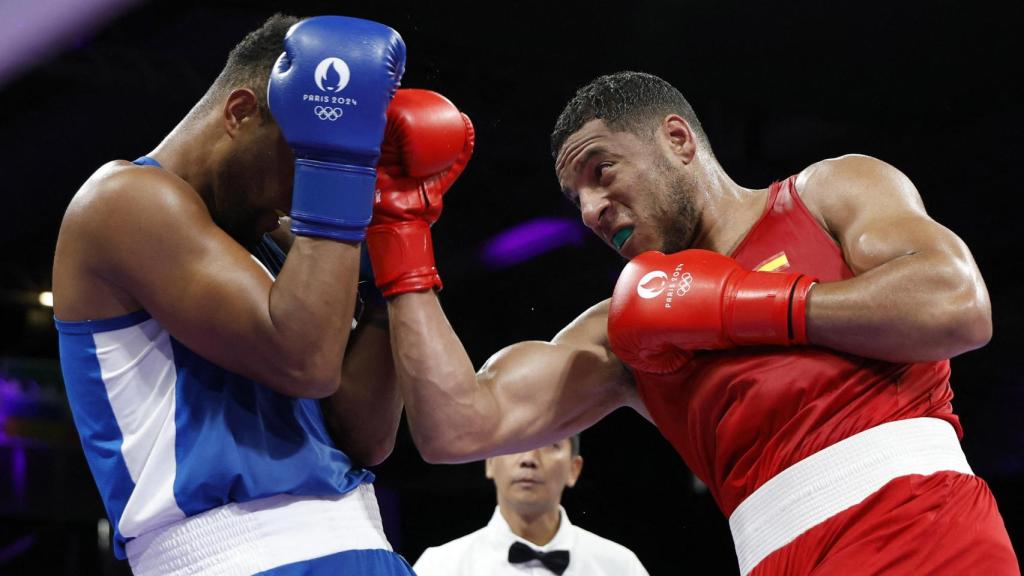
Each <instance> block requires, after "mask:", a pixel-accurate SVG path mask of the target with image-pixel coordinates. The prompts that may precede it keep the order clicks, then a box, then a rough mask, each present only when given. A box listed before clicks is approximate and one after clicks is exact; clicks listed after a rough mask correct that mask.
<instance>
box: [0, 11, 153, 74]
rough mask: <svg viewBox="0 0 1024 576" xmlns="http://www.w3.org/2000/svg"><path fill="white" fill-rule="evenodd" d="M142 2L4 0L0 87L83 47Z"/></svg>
mask: <svg viewBox="0 0 1024 576" xmlns="http://www.w3.org/2000/svg"><path fill="white" fill-rule="evenodd" d="M139 1H140V0H4V1H3V2H0V32H2V33H0V86H2V85H3V84H4V83H5V82H7V81H9V80H11V79H12V78H14V76H15V75H16V74H18V73H19V72H21V71H23V70H24V69H26V68H28V67H30V66H32V65H33V64H36V63H37V62H39V61H41V60H43V59H45V58H47V57H49V56H51V55H53V54H55V53H57V52H59V51H60V50H62V49H64V48H66V47H68V46H69V45H70V46H73V45H74V44H75V43H76V42H77V43H81V42H82V40H83V38H82V37H83V36H84V35H87V34H91V33H92V32H93V31H94V30H96V29H97V28H99V27H100V26H102V25H103V24H105V23H106V22H108V21H109V20H111V19H113V18H114V17H116V16H117V15H119V14H121V13H122V12H124V11H125V10H126V9H128V8H129V7H131V6H132V5H133V4H136V3H138V2H139Z"/></svg>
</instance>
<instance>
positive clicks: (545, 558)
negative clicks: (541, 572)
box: [508, 542, 569, 576]
mask: <svg viewBox="0 0 1024 576" xmlns="http://www.w3.org/2000/svg"><path fill="white" fill-rule="evenodd" d="M530 560H540V563H541V564H543V565H544V567H545V568H547V569H548V570H551V571H552V572H554V573H555V574H558V575H559V576H561V574H562V572H565V569H566V568H568V567H569V551H568V550H552V551H551V552H541V551H540V550H534V549H533V548H531V547H529V546H527V545H526V544H523V543H522V542H513V543H512V547H511V548H509V549H508V561H509V562H510V563H512V564H519V563H522V562H529V561H530Z"/></svg>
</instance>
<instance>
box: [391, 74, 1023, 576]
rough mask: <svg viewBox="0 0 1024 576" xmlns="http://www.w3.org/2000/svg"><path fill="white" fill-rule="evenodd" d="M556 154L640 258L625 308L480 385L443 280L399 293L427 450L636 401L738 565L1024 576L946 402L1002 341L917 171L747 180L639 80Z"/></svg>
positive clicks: (511, 440) (484, 443)
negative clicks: (698, 486)
mask: <svg viewBox="0 0 1024 576" xmlns="http://www.w3.org/2000/svg"><path fill="white" fill-rule="evenodd" d="M552 152H553V154H554V156H555V170H556V175H557V178H558V180H559V184H560V185H561V188H562V191H563V193H564V194H565V195H566V196H567V197H568V198H569V199H570V200H571V201H572V202H573V203H575V204H576V205H577V206H578V207H579V209H580V212H581V214H582V217H583V221H584V222H585V223H586V225H587V226H588V227H590V228H591V229H592V230H593V231H594V233H596V234H597V235H598V236H599V237H601V238H602V239H603V240H604V241H605V242H606V243H608V245H609V246H610V247H611V248H613V249H614V250H616V251H617V252H619V253H620V254H621V255H623V256H624V257H626V258H629V259H630V260H631V261H630V263H629V264H628V265H627V266H626V268H625V270H624V271H623V273H622V275H621V277H620V279H619V281H618V283H617V285H616V287H615V291H614V293H613V297H612V298H611V299H610V300H609V301H605V302H602V303H599V304H597V305H595V306H593V307H591V308H590V309H589V310H586V311H585V312H583V313H582V314H581V315H580V316H579V317H578V318H577V319H576V320H575V321H573V322H572V323H571V324H570V325H569V326H567V327H566V328H565V329H564V330H562V331H561V332H560V333H559V334H557V335H556V336H555V337H554V338H553V339H552V340H551V341H550V342H522V343H519V344H515V345H513V346H510V347H508V348H506V349H505V350H502V351H500V352H498V353H497V354H496V355H494V356H493V357H492V358H491V359H490V360H489V361H488V362H487V363H486V364H485V365H484V366H483V367H482V368H481V369H480V371H479V372H476V371H475V370H474V368H473V366H472V364H471V362H470V360H469V359H468V357H467V356H466V354H465V352H464V349H463V348H462V346H461V344H460V342H459V341H458V338H457V337H456V335H455V334H454V333H453V332H452V330H451V328H450V327H449V325H448V323H447V322H446V320H445V318H444V315H443V311H442V310H441V308H440V306H439V304H438V302H437V299H436V297H435V296H434V295H433V291H432V290H430V289H429V288H430V287H429V286H425V287H422V288H420V289H414V290H410V291H408V292H403V293H398V294H395V293H392V294H391V300H390V302H389V308H390V310H391V330H392V343H393V350H394V351H395V360H396V369H397V372H398V377H399V384H400V387H401V389H402V393H403V397H404V400H405V407H406V410H407V414H408V417H409V422H410V427H411V431H412V433H413V437H414V439H415V441H416V443H417V445H418V447H419V449H420V451H421V453H422V454H423V456H424V458H426V459H427V460H429V461H434V462H461V461H469V460H476V459H480V458H484V457H487V456H491V455H494V454H499V453H503V452H513V451H521V450H526V449H530V448H533V447H535V446H539V445H542V444H545V443H549V442H554V441H556V440H558V439H559V438H563V437H565V436H568V435H571V434H574V433H576V432H578V431H580V430H582V429H584V428H586V427H587V426H589V425H591V424H593V423H594V422H596V421H598V420H599V419H601V418H602V417H604V416H605V415H606V414H608V413H609V412H611V411H612V410H614V409H616V408H618V407H620V406H630V407H632V408H634V409H635V410H636V411H637V412H639V413H640V414H641V415H643V416H645V417H646V418H648V419H649V420H651V421H652V422H653V423H654V424H655V425H657V426H658V428H659V429H660V430H661V432H662V433H663V434H664V435H665V437H666V438H668V440H669V441H670V442H671V443H672V444H673V445H674V446H675V448H676V450H677V451H678V452H679V454H680V455H681V456H682V457H683V459H684V460H685V461H686V463H687V465H688V466H689V467H690V468H691V469H692V470H693V472H694V473H695V474H696V475H697V476H698V477H700V478H701V479H702V480H703V481H704V482H705V483H706V484H707V485H708V486H709V488H710V490H711V492H712V494H713V495H714V497H715V499H716V501H717V503H718V505H719V507H720V508H721V510H722V512H723V513H724V514H725V515H726V516H727V517H728V518H729V523H730V528H731V530H732V533H733V538H734V541H735V544H736V551H737V558H738V563H739V568H740V573H741V574H744V575H746V574H757V575H767V574H844V575H847V574H940V573H941V574H986V575H996V574H999V575H1003V574H1019V573H1020V571H1019V567H1018V565H1017V560H1016V557H1015V554H1014V551H1013V549H1012V547H1011V544H1010V541H1009V537H1008V535H1007V533H1006V529H1005V527H1004V524H1003V520H1002V518H1001V516H1000V515H999V512H998V510H997V507H996V503H995V501H994V499H993V497H992V494H991V493H990V491H989V489H988V487H987V485H986V484H985V482H984V481H983V480H982V479H980V478H978V477H977V476H975V475H974V474H973V473H972V471H971V468H970V466H969V465H968V463H967V461H966V459H965V457H964V454H963V452H962V450H961V448H960V444H959V437H960V436H961V435H962V430H961V428H960V423H959V420H958V418H957V416H956V415H955V413H954V412H953V410H952V406H951V403H950V401H951V399H952V396H953V394H952V391H951V389H950V385H949V374H950V371H949V358H951V357H953V356H956V355H958V354H961V353H964V352H967V351H969V350H972V349H975V348H978V347H980V346H983V345H985V344H986V343H987V342H988V340H989V339H990V337H991V330H992V323H991V310H990V304H989V298H988V293H987V289H986V287H985V284H984V281H983V280H982V277H981V274H980V272H979V271H978V268H977V266H976V264H975V262H974V259H973V257H972V256H971V253H970V251H969V250H968V248H967V247H966V246H965V245H964V243H963V242H962V241H961V240H960V239H959V238H958V237H957V236H956V235H955V234H953V233H952V232H951V231H950V230H948V229H946V228H944V227H943V226H941V225H940V224H938V223H937V222H935V221H934V220H932V219H931V218H930V217H929V216H928V214H927V213H926V212H925V209H924V206H923V204H922V202H921V198H920V196H919V195H918V192H917V190H916V189H915V187H914V185H913V184H912V183H911V182H910V180H909V179H908V178H907V177H906V176H905V175H903V174H902V173H901V172H900V171H899V170H897V169H896V168H894V167H893V166H890V165H888V164H886V163H884V162H882V161H879V160H876V159H874V158H869V157H865V156H856V155H851V156H843V157H840V158H834V159H829V160H824V161H821V162H818V163H815V164H812V165H811V166H809V167H807V168H806V169H804V170H802V171H801V172H800V173H798V174H795V175H792V176H790V177H788V178H784V179H782V180H780V181H778V182H776V183H774V184H773V185H771V186H770V187H768V188H766V189H748V188H744V187H742V186H740V185H739V184H737V183H735V182H734V181H733V180H732V179H731V178H730V177H729V176H728V174H726V173H725V171H724V170H723V169H722V167H721V165H720V164H719V163H718V161H717V160H716V159H715V156H714V153H713V152H712V149H711V146H710V143H709V142H708V139H707V136H706V135H705V134H704V132H703V130H702V128H701V126H700V123H699V121H698V119H697V117H696V115H695V114H694V112H693V110H692V108H691V107H690V105H689V104H688V103H687V101H686V100H685V99H684V98H683V96H682V95H681V94H680V93H679V92H678V91H677V90H676V89H675V88H673V87H672V86H671V85H669V84H667V83H666V82H664V81H663V80H661V79H659V78H657V77H654V76H651V75H647V74H640V73H633V72H624V73H619V74H614V75H611V76H604V77H601V78H598V79H596V80H594V81H593V82H591V83H590V84H589V85H587V86H585V87H584V88H582V89H581V90H580V91H579V92H577V94H576V96H575V97H574V98H573V99H572V100H571V101H570V102H569V104H568V105H567V106H566V108H565V109H564V110H563V112H562V114H561V116H560V117H559V119H558V122H557V124H556V126H555V129H554V132H553V134H552ZM434 217H436V214H435V215H434ZM371 249H372V245H371Z"/></svg>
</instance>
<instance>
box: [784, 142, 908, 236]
mask: <svg viewBox="0 0 1024 576" xmlns="http://www.w3.org/2000/svg"><path fill="white" fill-rule="evenodd" d="M796 189H797V191H798V193H799V195H800V199H801V200H802V201H803V203H804V205H805V206H807V209H808V210H810V211H811V213H812V214H814V215H815V217H816V218H818V219H819V220H820V221H822V222H823V224H825V225H826V228H827V229H829V230H832V229H833V228H834V227H835V226H836V225H837V224H841V223H842V222H844V221H847V220H850V219H851V218H855V217H856V216H857V215H858V214H861V213H876V212H879V211H885V210H896V209H899V208H901V207H904V206H911V207H913V206H917V205H919V204H920V196H919V195H918V193H917V189H916V188H915V187H914V185H913V184H912V183H911V182H910V179H909V178H907V177H906V176H905V175H904V174H903V173H902V172H900V170H899V169H897V168H896V167H894V166H892V165H891V164H888V163H886V162H884V161H882V160H879V159H878V158H874V157H871V156H865V155H862V154H847V155H845V156H839V157H837V158H829V159H827V160H822V161H820V162H816V163H814V164H811V165H810V166H808V167H807V168H805V169H804V170H803V171H801V172H800V174H799V175H798V176H797V179H796Z"/></svg>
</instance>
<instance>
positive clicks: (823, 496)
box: [729, 418, 973, 576]
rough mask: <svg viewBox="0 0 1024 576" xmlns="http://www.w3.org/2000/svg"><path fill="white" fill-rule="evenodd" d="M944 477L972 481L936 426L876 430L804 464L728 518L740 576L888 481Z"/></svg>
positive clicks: (891, 425) (947, 428)
mask: <svg viewBox="0 0 1024 576" xmlns="http://www.w3.org/2000/svg"><path fill="white" fill-rule="evenodd" d="M943 470H951V471H955V472H962V473H964V474H973V472H972V471H971V467H970V466H969V465H968V464H967V458H966V457H964V453H963V450H962V449H961V448H960V441H959V440H958V439H957V437H956V432H955V431H954V430H953V427H952V426H951V425H950V424H949V423H948V422H946V421H945V420H939V419H937V418H912V419H909V420H899V421H896V422H887V423H885V424H880V425H878V426H875V427H874V428H870V429H868V430H865V431H863V432H860V433H858V434H854V435H853V436H850V437H849V438H846V439H845V440H842V441H840V442H837V443H836V444H833V445H832V446H829V447H828V448H825V449H823V450H821V451H819V452H816V453H814V454H812V455H810V456H808V457H807V458H804V459H803V460H801V461H799V462H797V463H796V464H793V465H792V466H790V467H789V468H786V469H785V470H783V471H782V472H780V473H778V474H777V475H776V476H775V477H773V478H772V479H771V480H769V481H767V482H765V483H764V484H763V485H762V486H761V487H760V488H758V489H757V490H755V491H754V493H753V494H751V495H750V496H748V497H747V498H746V499H745V500H744V501H743V502H742V503H740V505H739V506H738V507H737V508H736V510H735V511H733V513H732V515H731V516H729V528H730V529H731V530H732V539H733V542H734V543H735V544H736V557H737V559H738V560H739V564H740V574H742V575H743V576H746V574H748V573H749V572H750V571H751V570H752V569H754V567H755V566H757V565H758V564H759V563H760V562H761V560H764V558H765V557H767V556H768V555H769V554H771V553H772V552H774V551H775V550H778V549H779V548H781V547H783V546H785V545H786V544H788V543H789V542H791V541H793V540H794V539H795V538H796V537H797V536H799V535H801V534H803V533H804V532H806V531H807V530H808V529H810V528H812V527H814V526H816V525H818V524H820V523H821V522H824V521H825V520H827V519H828V518H831V517H832V516H834V515H836V514H838V513H839V512H842V511H843V510H846V509H847V508H849V507H851V506H853V505H855V504H858V503H860V502H862V501H863V500H864V499H865V498H867V497H868V496H870V495H871V494H873V493H874V492H875V491H877V490H878V489H879V488H881V487H882V486H884V485H885V484H886V483H888V482H889V481H890V480H892V479H894V478H899V477H900V476H908V475H911V474H922V475H927V474H934V473H935V472H939V471H943Z"/></svg>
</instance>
